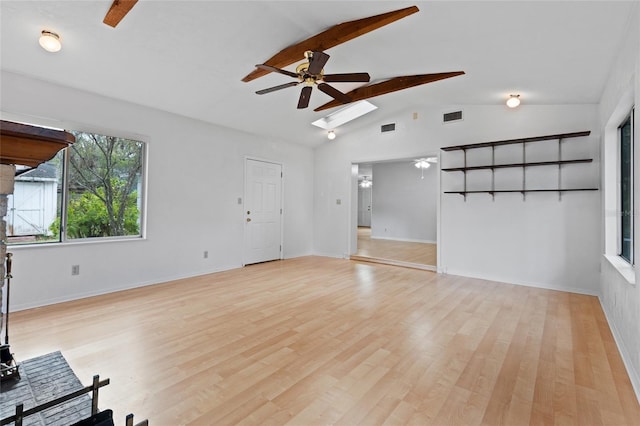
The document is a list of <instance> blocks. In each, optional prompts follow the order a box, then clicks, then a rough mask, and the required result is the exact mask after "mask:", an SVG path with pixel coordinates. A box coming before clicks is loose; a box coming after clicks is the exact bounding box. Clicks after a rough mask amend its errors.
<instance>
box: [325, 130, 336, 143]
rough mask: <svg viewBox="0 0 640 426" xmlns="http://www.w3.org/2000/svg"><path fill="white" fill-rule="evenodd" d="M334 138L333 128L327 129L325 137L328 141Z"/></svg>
mask: <svg viewBox="0 0 640 426" xmlns="http://www.w3.org/2000/svg"><path fill="white" fill-rule="evenodd" d="M335 138H336V132H334V131H333V130H329V131H328V132H327V139H329V140H330V141H332V140H334V139H335Z"/></svg>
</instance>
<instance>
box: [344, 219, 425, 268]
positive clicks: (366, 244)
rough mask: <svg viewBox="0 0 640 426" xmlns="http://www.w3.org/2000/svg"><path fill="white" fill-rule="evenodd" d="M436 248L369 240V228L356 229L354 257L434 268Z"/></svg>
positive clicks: (420, 244) (419, 244) (403, 242)
mask: <svg viewBox="0 0 640 426" xmlns="http://www.w3.org/2000/svg"><path fill="white" fill-rule="evenodd" d="M436 248H437V246H436V244H428V243H415V242H408V241H396V240H383V239H379V238H371V228H366V227H358V252H357V253H356V255H357V256H359V257H369V258H375V259H379V260H391V261H398V262H406V263H413V264H416V265H428V266H433V267H435V266H436V265H437V250H436ZM391 263H393V262H391Z"/></svg>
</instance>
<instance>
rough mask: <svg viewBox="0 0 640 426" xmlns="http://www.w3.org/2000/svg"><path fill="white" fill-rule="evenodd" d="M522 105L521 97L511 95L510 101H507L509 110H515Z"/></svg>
mask: <svg viewBox="0 0 640 426" xmlns="http://www.w3.org/2000/svg"><path fill="white" fill-rule="evenodd" d="M518 105H520V95H509V99H507V106H508V107H509V108H515V107H517V106H518Z"/></svg>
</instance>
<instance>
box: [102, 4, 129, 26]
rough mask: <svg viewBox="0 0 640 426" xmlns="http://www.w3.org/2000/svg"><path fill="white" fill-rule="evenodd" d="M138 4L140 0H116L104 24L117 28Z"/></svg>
mask: <svg viewBox="0 0 640 426" xmlns="http://www.w3.org/2000/svg"><path fill="white" fill-rule="evenodd" d="M137 2H138V0H114V2H113V3H112V4H111V7H110V8H109V11H108V12H107V14H106V15H105V17H104V20H103V21H102V22H104V23H105V24H107V25H109V26H110V27H113V28H115V27H116V25H118V24H119V23H120V21H122V19H123V18H124V17H125V16H126V15H127V13H129V11H130V10H131V9H132V8H133V6H135V5H136V3H137Z"/></svg>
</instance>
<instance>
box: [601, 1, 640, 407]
mask: <svg viewBox="0 0 640 426" xmlns="http://www.w3.org/2000/svg"><path fill="white" fill-rule="evenodd" d="M633 105H635V108H636V111H635V133H634V141H635V148H634V151H635V152H634V162H635V170H636V173H635V181H634V202H635V206H634V212H633V217H634V222H635V232H634V253H635V263H636V265H637V264H638V263H639V262H640V226H639V225H638V224H640V215H639V214H638V209H639V207H640V173H638V170H640V148H639V147H640V144H639V142H640V119H639V108H640V5H636V8H635V13H634V14H633V16H631V17H630V22H629V23H628V31H627V34H626V36H625V42H624V43H623V45H622V46H621V49H620V52H619V54H618V57H617V59H616V62H615V63H614V64H612V68H611V73H610V75H609V80H608V82H607V85H606V88H605V90H604V92H603V95H602V100H601V102H600V110H599V118H600V128H601V132H602V135H603V138H602V141H601V142H602V150H603V152H605V155H606V154H607V152H608V153H609V154H610V155H612V156H613V159H612V160H613V161H612V162H613V164H615V163H616V161H617V159H616V157H617V151H616V149H615V144H616V142H617V132H616V130H617V126H618V125H619V124H621V120H622V119H623V118H624V117H626V116H627V114H628V113H629V111H630V109H631V107H632V106H633ZM611 144H613V145H614V149H613V151H611V150H607V148H608V147H610V146H611ZM606 164H611V162H610V161H607V162H606ZM611 169H612V170H613V175H612V174H611V173H610V172H609V171H608V170H606V169H605V172H604V175H605V176H611V178H610V180H613V182H612V183H611V185H610V186H611V190H610V191H608V193H607V194H603V195H604V196H605V201H604V203H603V215H602V216H603V220H602V222H601V226H600V229H601V230H602V235H603V244H602V247H601V251H600V252H601V254H605V253H607V254H610V255H612V257H616V252H615V250H616V248H615V246H616V244H615V238H616V233H617V226H616V217H617V213H616V208H617V206H616V204H617V202H616V200H617V193H616V192H617V184H616V182H615V179H616V177H615V176H616V174H615V166H613V167H612V168H611ZM612 238H613V240H612ZM600 262H601V264H602V274H601V276H600V293H601V296H600V297H601V299H600V302H601V304H602V307H603V308H604V311H605V313H606V315H607V319H608V321H609V325H610V327H611V329H612V331H613V334H614V337H615V339H616V343H617V344H618V348H619V350H620V353H621V355H622V357H623V359H624V362H625V366H626V367H627V371H628V373H629V377H630V378H631V382H632V384H633V387H634V389H635V391H636V395H637V397H638V400H639V401H640V285H639V284H638V282H639V280H640V276H639V274H638V272H637V269H636V268H637V267H634V268H632V270H631V271H630V275H631V281H634V280H633V277H634V276H635V283H630V282H629V280H628V279H627V278H625V276H624V275H623V272H624V270H622V269H621V268H619V267H616V263H615V262H612V261H611V260H609V258H606V257H605V256H601V257H600ZM626 269H630V268H628V267H627V268H626ZM621 272H622V273H621Z"/></svg>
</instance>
